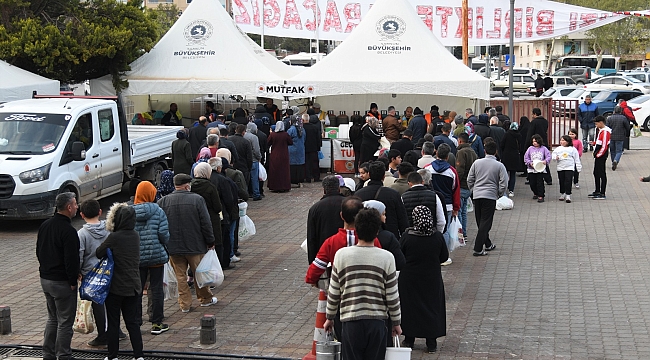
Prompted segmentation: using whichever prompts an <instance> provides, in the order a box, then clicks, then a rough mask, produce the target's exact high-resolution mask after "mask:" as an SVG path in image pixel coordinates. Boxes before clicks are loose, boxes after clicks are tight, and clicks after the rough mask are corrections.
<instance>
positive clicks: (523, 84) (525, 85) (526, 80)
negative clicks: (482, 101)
mask: <svg viewBox="0 0 650 360" xmlns="http://www.w3.org/2000/svg"><path fill="white" fill-rule="evenodd" d="M512 80H513V81H512V90H513V91H515V92H526V93H530V88H531V87H535V86H534V85H535V79H534V78H533V77H532V76H530V75H513V77H512ZM509 84H510V83H509V82H508V77H507V76H506V77H505V78H502V79H501V80H493V81H492V85H491V88H492V91H501V93H502V94H503V95H504V96H508V94H509V93H510V89H509V87H508V85H509Z"/></svg>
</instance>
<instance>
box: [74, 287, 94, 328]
mask: <svg viewBox="0 0 650 360" xmlns="http://www.w3.org/2000/svg"><path fill="white" fill-rule="evenodd" d="M92 304H93V303H92V301H88V300H81V297H79V293H78V292H77V313H76V314H75V317H74V325H72V330H74V331H75V332H78V333H80V334H90V333H91V332H93V331H94V330H95V319H93V311H92Z"/></svg>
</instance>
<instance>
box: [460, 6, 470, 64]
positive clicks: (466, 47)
mask: <svg viewBox="0 0 650 360" xmlns="http://www.w3.org/2000/svg"><path fill="white" fill-rule="evenodd" d="M467 8H468V5H467V0H463V16H462V17H463V18H462V20H461V21H462V22H463V39H462V41H463V64H465V66H469V54H468V51H469V42H468V37H469V34H468V33H467V30H468V26H467V21H468V16H469V15H468V10H467Z"/></svg>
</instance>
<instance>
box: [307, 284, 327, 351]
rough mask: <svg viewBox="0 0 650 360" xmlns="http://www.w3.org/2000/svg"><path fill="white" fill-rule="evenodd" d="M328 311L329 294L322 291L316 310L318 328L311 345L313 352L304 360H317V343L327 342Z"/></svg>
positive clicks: (315, 330) (316, 327)
mask: <svg viewBox="0 0 650 360" xmlns="http://www.w3.org/2000/svg"><path fill="white" fill-rule="evenodd" d="M326 309H327V292H325V291H324V290H320V292H319V293H318V307H317V308H316V326H315V327H314V341H313V343H312V345H311V352H310V353H309V354H307V355H305V356H304V357H303V358H302V360H316V343H317V342H319V341H327V337H326V336H325V329H324V325H325V320H326V317H325V310H326Z"/></svg>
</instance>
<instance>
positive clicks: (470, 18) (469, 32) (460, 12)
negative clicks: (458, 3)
mask: <svg viewBox="0 0 650 360" xmlns="http://www.w3.org/2000/svg"><path fill="white" fill-rule="evenodd" d="M472 10H473V9H472V8H468V9H467V37H468V38H470V39H471V38H472V33H473V31H472V23H473V22H474V21H473V15H474V14H473V13H474V12H473V11H472ZM456 15H458V29H456V35H455V36H456V37H457V38H460V37H462V36H463V8H461V7H457V8H456Z"/></svg>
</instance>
